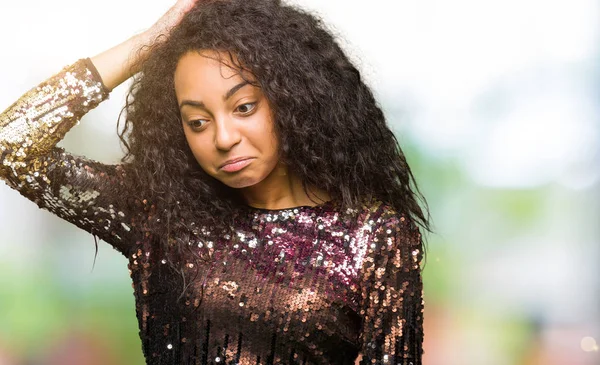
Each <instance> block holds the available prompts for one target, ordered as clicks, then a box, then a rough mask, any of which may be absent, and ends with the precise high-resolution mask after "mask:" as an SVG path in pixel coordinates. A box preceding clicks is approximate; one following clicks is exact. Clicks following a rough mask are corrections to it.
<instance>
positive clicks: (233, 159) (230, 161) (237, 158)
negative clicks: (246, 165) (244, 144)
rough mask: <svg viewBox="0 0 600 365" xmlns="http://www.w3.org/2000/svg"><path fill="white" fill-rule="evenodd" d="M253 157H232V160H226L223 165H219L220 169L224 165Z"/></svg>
mask: <svg viewBox="0 0 600 365" xmlns="http://www.w3.org/2000/svg"><path fill="white" fill-rule="evenodd" d="M251 158H252V157H236V158H232V159H230V160H227V161H225V162H224V163H223V164H221V166H219V168H220V169H222V168H223V167H225V166H227V165H230V164H233V163H236V162H240V161H244V160H248V159H251Z"/></svg>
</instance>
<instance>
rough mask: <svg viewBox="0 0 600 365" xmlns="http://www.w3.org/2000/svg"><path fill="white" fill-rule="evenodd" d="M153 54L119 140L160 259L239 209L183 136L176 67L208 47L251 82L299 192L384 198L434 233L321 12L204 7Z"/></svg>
mask: <svg viewBox="0 0 600 365" xmlns="http://www.w3.org/2000/svg"><path fill="white" fill-rule="evenodd" d="M149 47H150V49H149V51H150V52H149V56H148V58H147V59H146V60H145V61H144V62H143V63H142V64H140V65H139V70H140V72H139V73H138V74H137V75H136V76H135V77H134V80H133V83H132V85H131V88H130V90H129V93H128V95H127V100H126V104H125V107H124V108H123V111H124V112H126V118H125V124H124V126H123V128H122V131H120V132H119V138H120V139H121V141H122V143H123V144H124V146H125V148H126V155H125V156H124V157H123V159H122V162H125V163H126V164H124V166H125V168H126V171H127V173H128V174H129V175H130V176H133V177H134V178H133V179H131V180H132V184H133V185H132V186H131V187H130V188H131V189H132V192H133V195H135V196H137V197H143V199H144V200H145V202H146V203H147V205H148V206H149V208H148V212H149V214H150V216H151V219H149V220H148V222H147V223H146V226H145V228H146V229H147V230H148V232H152V234H153V235H158V236H159V238H160V245H161V248H162V249H163V250H164V252H172V251H173V250H172V249H173V248H175V251H177V252H179V253H181V252H183V251H182V250H184V248H185V247H188V245H187V243H186V242H178V241H177V236H176V235H175V234H174V233H175V232H176V231H177V230H178V229H180V228H182V226H183V225H185V224H188V223H189V222H192V221H196V222H197V221H198V220H199V219H201V220H202V221H203V222H206V224H207V225H209V226H211V227H213V228H214V227H221V228H222V229H223V230H227V228H228V227H230V226H232V224H233V218H234V216H235V213H236V212H237V211H239V209H241V208H242V207H243V206H244V204H243V201H242V199H241V196H240V194H239V192H238V191H237V190H236V189H233V188H230V187H228V186H226V185H225V184H223V183H221V182H220V181H218V180H216V179H214V178H213V177H211V176H210V175H208V174H207V173H205V172H204V171H203V170H202V168H201V167H200V166H199V164H198V162H197V161H196V160H195V158H194V156H193V155H192V151H191V150H190V148H189V146H188V144H187V141H186V138H185V135H184V132H183V127H182V122H181V116H180V112H179V107H178V105H177V99H176V95H175V89H174V81H173V80H174V73H175V68H176V66H177V63H178V60H179V59H180V57H181V56H182V55H184V54H185V53H186V52H189V51H194V50H203V49H206V50H218V51H222V52H223V54H225V55H229V57H228V59H227V60H222V61H227V62H229V63H231V64H233V65H234V67H235V68H237V69H238V70H239V71H240V74H242V72H241V71H243V72H250V73H251V74H252V75H253V76H254V77H255V80H256V82H255V85H257V86H258V87H260V88H261V89H262V92H263V93H264V95H265V97H266V98H267V99H268V100H269V102H270V104H271V106H272V108H273V112H274V123H275V130H276V133H277V137H278V139H279V142H280V143H279V146H280V150H279V155H280V159H282V161H283V162H284V163H285V164H286V165H287V166H288V168H289V170H290V171H291V172H293V173H296V174H297V175H298V176H299V177H300V178H301V180H302V181H303V183H304V186H305V190H306V186H307V185H309V186H310V185H313V186H318V187H320V188H322V189H324V190H326V191H327V192H328V193H329V194H330V195H331V196H332V198H334V199H338V200H339V201H340V202H341V204H342V207H352V206H356V205H357V204H360V203H361V201H364V199H365V198H366V199H369V198H376V199H380V200H382V201H384V202H387V203H390V204H392V206H393V207H394V208H395V209H396V210H397V211H399V212H403V213H405V214H407V215H408V216H409V217H410V218H412V219H413V220H414V221H416V222H417V223H418V224H420V225H421V226H422V227H423V228H425V229H426V230H428V231H431V229H430V223H429V217H428V216H427V217H426V216H425V214H424V213H423V210H422V209H421V207H420V206H419V204H418V201H417V197H418V196H417V193H418V194H419V196H420V197H421V198H422V200H423V203H424V205H425V207H427V202H426V201H425V198H424V197H423V196H422V195H421V193H420V192H419V189H418V187H417V185H416V182H415V180H414V177H413V175H412V173H411V170H410V168H409V166H408V164H407V162H406V159H405V157H404V153H403V152H402V149H401V148H400V145H399V143H398V141H397V139H396V137H395V136H394V134H393V132H392V131H391V130H390V128H389V127H388V125H387V124H386V119H385V116H384V114H383V112H382V110H381V107H380V106H379V105H378V102H377V101H376V100H375V98H374V96H373V93H372V92H371V90H370V89H369V87H368V86H367V85H366V84H365V82H364V81H363V80H362V78H361V74H360V72H359V71H358V70H357V68H356V67H355V66H354V65H353V64H352V63H351V62H350V60H349V59H348V57H347V56H346V55H345V54H344V52H343V51H342V49H341V48H340V46H339V45H338V44H337V42H336V40H335V39H334V36H333V35H332V34H331V33H330V32H329V31H328V30H327V27H326V26H325V24H324V23H323V21H322V20H321V19H319V18H318V17H316V16H314V15H312V14H310V13H308V12H306V11H304V10H302V9H299V8H296V7H293V6H290V5H287V4H285V3H283V2H281V1H279V0H216V1H215V0H213V1H210V0H208V1H207V0H204V1H199V2H198V4H197V5H196V6H195V7H194V8H193V9H192V10H191V11H190V12H189V13H187V14H186V15H185V16H184V18H183V19H182V21H181V22H180V23H179V24H178V25H177V26H176V27H175V28H173V29H172V30H171V32H170V34H169V35H168V36H167V38H166V39H165V38H163V39H157V41H156V42H155V43H154V44H152V45H150V46H149ZM234 55H235V57H233V56H234ZM234 58H235V59H236V60H237V61H235V60H234ZM133 181H135V183H133ZM411 184H412V185H411ZM188 228H189V227H188ZM174 262H176V261H174Z"/></svg>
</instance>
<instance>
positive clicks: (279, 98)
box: [0, 0, 429, 365]
mask: <svg viewBox="0 0 600 365" xmlns="http://www.w3.org/2000/svg"><path fill="white" fill-rule="evenodd" d="M131 55H134V56H133V57H131ZM131 76H134V82H133V84H132V86H131V90H130V93H129V95H128V98H127V102H126V105H125V108H124V110H125V111H126V121H125V125H124V127H123V129H122V130H121V131H120V133H119V135H120V137H121V140H122V142H123V143H124V145H125V147H126V149H127V154H126V155H125V157H123V160H122V164H119V165H105V164H101V163H98V162H96V161H92V160H90V159H86V158H84V157H81V156H73V155H71V154H69V153H67V152H65V151H64V150H63V149H61V148H59V147H56V144H57V142H58V141H59V140H60V139H61V138H62V137H63V136H64V134H65V133H66V132H67V131H68V130H69V129H70V128H71V127H72V126H73V125H75V124H76V123H77V122H78V121H79V119H80V118H81V117H82V116H83V115H84V114H85V113H87V112H88V111H89V110H91V109H93V108H94V107H96V106H97V105H98V104H99V103H100V102H102V101H103V100H105V99H106V98H108V95H109V93H110V91H111V90H112V89H113V88H114V87H116V86H117V85H119V84H121V83H122V82H123V81H125V80H126V79H128V78H129V77H131ZM0 152H1V153H2V154H1V158H0V162H1V163H0V176H1V177H2V179H3V180H5V182H6V183H7V184H8V185H9V186H10V187H12V188H14V189H17V190H18V191H19V192H20V193H21V194H22V195H23V196H25V197H27V198H28V199H30V200H32V201H34V202H35V203H36V204H38V205H39V206H40V207H41V208H44V209H48V210H50V211H51V212H53V213H54V214H56V215H58V216H60V217H61V218H63V219H65V220H67V221H69V222H71V223H73V224H75V225H77V226H78V227H80V228H82V229H84V230H86V231H88V232H90V233H92V234H93V235H94V236H97V237H100V238H101V239H102V240H104V241H106V242H108V243H109V244H111V245H112V246H113V247H114V248H115V249H117V250H118V251H119V252H121V253H122V254H123V255H125V256H126V257H127V258H128V260H129V269H130V272H131V278H132V281H133V286H134V295H135V298H136V312H137V317H138V321H139V328H140V338H141V340H142V348H143V352H144V355H145V357H146V360H147V363H148V364H208V363H211V364H219V363H226V364H354V363H356V364H358V363H360V364H403V365H408V364H412V365H416V364H421V357H422V353H423V350H422V342H423V330H422V328H423V306H424V302H423V297H422V277H421V267H420V264H421V261H422V259H423V256H424V249H423V241H422V237H421V233H420V230H419V228H418V226H417V223H420V224H421V225H422V226H423V227H424V228H425V229H427V230H429V223H428V220H427V219H426V218H425V216H424V214H423V212H422V211H421V209H420V207H419V205H418V204H417V200H416V198H415V196H416V194H415V193H414V192H413V190H412V188H411V187H410V186H409V183H410V181H411V179H412V180H413V183H414V178H413V176H412V174H411V171H410V168H409V166H408V165H407V163H406V160H405V158H404V155H403V153H402V150H401V149H400V147H399V145H398V142H397V141H396V139H395V137H394V135H393V133H392V132H391V131H390V129H389V127H388V126H387V124H386V122H385V117H384V115H383V113H382V111H381V109H380V108H379V106H378V105H377V102H376V101H375V99H374V98H373V95H372V93H371V91H370V90H369V88H368V87H367V86H366V85H365V84H364V83H363V81H362V80H361V76H360V73H359V72H358V71H357V69H356V68H355V67H354V66H353V65H352V64H351V63H350V62H349V60H348V58H347V57H346V55H345V54H344V53H343V51H342V50H341V49H340V47H339V46H338V45H337V43H336V42H335V40H334V39H333V37H332V36H331V35H330V34H329V33H328V32H327V30H326V29H325V27H324V25H323V24H322V23H321V21H320V20H319V19H317V18H315V17H314V16H312V15H310V14H308V13H306V12H304V11H301V10H299V9H296V8H293V7H291V6H288V5H285V4H283V3H281V2H280V1H276V0H218V1H198V2H195V1H192V0H179V1H178V2H177V4H175V5H174V6H173V8H171V10H170V11H169V12H167V13H166V14H165V15H164V16H163V17H162V18H161V19H160V20H159V21H158V22H157V23H156V24H155V25H154V26H153V27H151V28H150V29H149V30H148V31H146V32H144V33H143V34H140V35H138V36H135V37H132V38H130V39H129V40H127V41H125V42H124V43H122V44H120V45H118V46H116V47H114V48H112V49H110V50H108V51H105V52H103V53H101V54H99V55H97V56H95V57H92V58H91V59H82V60H79V61H77V62H75V63H74V64H73V65H70V66H67V67H65V68H64V69H63V70H62V71H61V72H59V73H58V74H56V75H54V76H53V77H51V78H49V79H48V80H46V81H45V82H44V83H42V84H40V85H39V86H38V87H36V88H34V89H32V90H31V91H29V92H28V93H26V94H25V95H23V96H22V97H21V98H20V99H19V100H18V101H17V102H16V103H14V104H13V105H12V106H10V107H9V108H8V109H7V110H6V111H5V112H3V113H2V114H1V115H0ZM415 186H416V185H415ZM415 189H416V188H415ZM416 191H418V189H416Z"/></svg>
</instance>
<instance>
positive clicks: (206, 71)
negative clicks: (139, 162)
mask: <svg viewBox="0 0 600 365" xmlns="http://www.w3.org/2000/svg"><path fill="white" fill-rule="evenodd" d="M198 1H201V0H178V1H177V2H176V3H175V5H173V6H172V7H171V8H170V9H169V10H168V11H167V12H166V13H165V14H164V15H163V16H162V17H161V18H160V19H159V20H158V21H157V22H156V23H154V24H153V25H152V26H151V27H150V28H148V29H147V30H146V31H144V32H142V33H140V34H137V35H135V36H133V37H131V38H129V39H127V40H126V41H124V42H123V43H121V44H118V45H116V46H115V47H113V48H110V49H108V50H106V51H104V52H102V53H99V54H97V55H95V56H93V57H91V58H90V59H91V61H92V63H93V64H94V66H95V67H96V68H97V69H98V72H99V74H100V76H101V78H102V81H103V82H104V85H105V86H106V87H107V88H108V89H109V90H113V89H114V88H115V87H117V86H119V85H120V84H121V83H123V82H125V81H126V80H127V79H128V78H130V77H131V76H133V75H134V74H135V73H136V72H137V71H138V69H137V65H138V64H140V63H141V62H143V60H144V59H145V58H146V57H148V53H147V51H138V50H140V48H141V47H142V46H144V45H149V44H151V43H153V42H154V41H155V40H156V39H157V37H159V36H160V35H168V34H169V31H170V29H171V28H173V27H174V26H175V25H177V24H178V23H179V21H180V20H181V18H182V17H183V15H185V13H186V12H187V11H189V10H190V9H191V8H192V7H193V6H194V4H195V3H196V2H198ZM160 39H165V37H162V38H160ZM195 54H196V55H198V54H197V53H195ZM194 65H195V66H196V67H198V66H199V68H198V69H197V70H195V71H194V70H193V68H194ZM186 66H191V68H189V67H188V68H187V69H186ZM217 70H218V72H216V71H217ZM227 70H229V72H230V74H229V75H232V73H231V72H232V71H231V69H229V68H227V67H222V65H221V66H218V65H215V64H211V63H210V62H208V61H205V60H201V59H200V58H198V57H194V56H192V57H190V58H189V59H187V58H183V57H182V59H181V60H180V64H179V65H178V72H180V74H181V73H182V72H183V73H184V74H188V75H190V76H193V77H198V79H197V80H199V79H200V78H204V77H211V78H213V81H214V80H216V81H217V83H216V84H214V85H213V84H212V83H201V82H197V83H194V82H191V83H188V84H185V85H184V83H183V82H182V81H183V80H182V79H180V80H179V81H180V82H179V88H178V89H177V98H178V102H180V103H181V101H183V100H184V99H188V98H189V99H192V100H197V99H200V101H202V102H203V103H204V104H205V108H204V109H202V110H200V109H199V108H192V107H191V106H184V107H182V108H181V116H182V126H183V128H184V132H185V133H186V138H187V140H188V143H189V145H190V147H191V148H192V150H193V151H194V156H195V157H196V159H197V160H198V163H199V164H200V165H201V166H202V167H203V169H205V171H207V172H208V173H209V174H211V175H212V176H215V177H217V178H219V180H220V181H222V182H223V183H225V184H227V185H228V186H232V187H236V188H239V189H240V191H241V192H242V194H243V196H244V197H245V199H246V201H247V203H248V205H250V206H254V207H259V208H266V209H281V208H287V207H294V206H299V205H310V206H312V205H315V204H318V202H322V201H327V200H329V199H331V198H330V196H329V195H328V194H327V192H325V191H323V190H320V189H318V188H316V187H309V191H310V193H311V195H310V197H309V196H308V195H306V193H304V191H303V190H302V186H301V181H300V180H299V179H298V177H297V176H294V175H292V174H290V173H289V171H288V169H287V168H286V166H283V165H282V164H281V163H280V162H279V161H278V160H277V159H276V158H275V157H274V156H275V154H274V151H275V150H276V148H277V143H278V142H277V140H276V139H275V138H273V133H272V126H273V120H272V111H271V108H270V106H269V105H268V102H267V101H266V99H265V98H264V96H263V95H262V93H261V92H260V90H259V89H256V88H253V87H252V86H250V85H246V86H244V87H242V88H240V89H239V90H238V91H237V92H236V93H235V95H232V96H231V98H230V99H229V100H227V101H224V100H223V99H222V96H223V95H224V94H225V93H226V92H227V91H229V90H230V89H231V87H232V86H235V85H233V84H238V83H239V82H240V81H241V78H240V76H239V75H238V76H237V77H234V78H231V79H226V78H223V77H222V76H218V77H217V75H220V72H221V71H223V72H224V73H225V72H227ZM196 73H198V74H196ZM197 80H196V81H197ZM236 81H237V83H236ZM176 83H177V81H176ZM206 85H210V88H205V86H206ZM215 85H216V86H215ZM256 100H260V101H261V102H257V105H256V107H257V109H256V110H255V111H254V112H253V113H251V112H250V111H251V110H254V109H251V108H252V107H253V106H251V105H245V104H246V103H248V101H252V102H254V101H256ZM259 104H260V105H259ZM200 117H202V118H200ZM192 119H196V120H197V119H207V122H206V127H204V128H205V129H206V130H205V131H204V132H201V133H197V132H196V131H193V130H192V126H193V125H197V123H198V122H194V123H195V124H192V126H191V125H190V124H189V123H186V122H190V121H192ZM248 120H252V122H253V123H254V124H252V123H245V122H246V121H248ZM203 123H205V122H204V121H202V122H199V124H203ZM239 155H248V156H251V157H254V160H253V161H252V163H251V164H250V165H248V166H247V167H244V169H242V170H240V171H238V172H235V173H225V172H224V171H219V167H220V165H221V164H222V163H223V162H225V161H226V160H227V159H230V158H232V157H238V156H239ZM252 164H254V165H255V166H252V168H250V167H251V165H252ZM245 170H247V171H245ZM242 172H243V173H242ZM311 198H312V200H311ZM313 200H315V201H317V203H315V202H314V201H313ZM361 359H362V354H359V355H358V357H357V358H356V361H355V365H359V363H360V361H361Z"/></svg>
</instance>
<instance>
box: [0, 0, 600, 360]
mask: <svg viewBox="0 0 600 365" xmlns="http://www.w3.org/2000/svg"><path fill="white" fill-rule="evenodd" d="M172 3H174V1H173V2H171V1H166V0H154V1H151V2H150V1H142V0H120V1H116V0H105V1H103V2H96V1H94V2H92V1H85V0H78V1H74V0H55V1H42V0H31V1H26V2H25V1H23V2H17V1H7V0H5V1H3V2H1V3H0V50H1V51H0V52H1V54H2V57H0V80H1V82H2V88H0V110H4V109H5V108H7V107H8V106H9V105H10V104H12V102H14V101H15V100H16V99H17V98H18V97H19V96H20V95H22V94H23V93H24V92H25V91H27V90H28V89H30V88H31V87H33V86H35V85H37V83H39V82H41V81H43V80H44V79H46V78H47V77H49V76H50V75H52V74H53V73H55V72H57V71H58V70H60V69H61V68H62V67H63V66H65V65H67V64H70V63H73V62H74V61H76V60H77V59H79V58H84V57H91V56H93V55H95V54H97V53H99V52H101V51H103V50H105V49H107V48H109V47H111V46H113V45H116V44H117V43H119V42H121V41H123V40H125V39H126V38H128V37H129V36H131V35H133V34H135V33H137V32H141V31H142V30H144V29H145V28H147V27H149V26H150V25H151V24H152V23H153V22H154V21H155V20H156V19H158V17H159V16H160V15H161V14H162V13H164V12H165V11H166V10H167V9H168V8H169V6H171V5H172ZM293 3H295V4H298V5H300V6H302V7H303V8H306V9H310V10H312V11H314V12H315V13H318V14H320V16H322V17H323V18H324V19H325V21H326V22H327V23H329V24H330V25H331V29H332V31H333V32H335V33H336V34H337V35H338V37H339V39H340V42H341V43H342V45H343V46H344V48H345V49H346V50H347V52H348V53H349V54H350V56H351V58H352V59H353V60H354V61H355V62H356V64H357V65H358V66H359V68H360V69H361V71H362V73H363V75H364V77H365V78H366V80H367V81H368V83H369V84H370V85H371V86H372V87H373V90H374V92H375V93H376V95H377V97H378V98H379V100H380V101H381V104H382V106H383V108H384V109H385V111H386V113H387V115H388V118H389V122H390V125H391V126H392V128H393V130H394V131H395V132H396V133H397V135H398V138H399V141H400V143H401V145H402V146H403V149H404V151H405V153H406V155H407V158H408V160H409V163H410V164H411V167H412V168H413V172H414V173H415V177H416V178H417V182H418V183H419V187H420V188H421V190H422V192H423V194H424V195H425V196H426V198H427V199H428V202H429V205H430V208H431V213H432V217H433V219H434V224H435V226H434V228H435V230H436V231H437V234H436V235H431V236H430V237H429V246H428V248H429V253H428V255H429V257H428V262H427V265H426V266H425V273H424V278H425V296H426V312H425V327H426V328H425V364H430V365H438V364H439V365H441V364H444V365H509V364H523V365H532V364H536V365H538V364H539V365H542V364H543V365H554V364H560V365H565V364H569V365H572V364H577V365H578V364H581V365H592V364H600V353H599V349H598V346H599V345H598V342H599V341H600V310H599V309H600V280H599V277H600V265H598V262H599V260H600V249H599V244H598V243H599V241H600V229H599V224H598V223H599V222H600V219H599V218H600V214H599V213H600V212H599V210H600V209H599V204H598V203H599V194H598V193H599V187H600V123H599V116H600V113H599V106H600V104H599V100H600V99H599V96H600V95H599V90H600V82H599V80H600V78H599V76H600V66H599V65H600V62H599V61H600V60H599V58H600V57H599V55H600V53H599V44H600V42H599V41H600V39H599V36H600V27H599V25H600V21H599V17H600V3H599V2H598V1H592V0H548V1H541V0H521V1H516V0H503V1H500V0H486V1H475V0H457V1H452V2H448V1H436V0H423V1H414V0H412V1H407V0H394V1H391V0H389V1H382V0H375V1H369V2H363V1H360V2H359V1H341V0H327V1H317V0H295V1H294V2H293ZM127 86H128V84H124V85H122V86H120V87H118V88H117V89H115V90H114V91H113V93H111V96H110V99H109V100H107V101H105V102H104V103H102V104H101V105H100V106H99V107H98V108H97V109H95V110H93V111H92V112H90V113H88V115H86V117H85V118H84V119H83V120H82V123H81V125H79V126H76V127H75V128H74V129H73V130H72V131H71V132H69V134H68V135H67V137H66V138H65V140H64V141H63V142H61V145H62V146H64V147H65V148H67V149H68V150H70V151H72V152H74V153H78V154H82V155H85V156H88V157H90V158H94V159H97V160H100V161H103V162H106V163H116V162H118V161H119V159H120V157H121V156H122V150H121V148H120V145H119V141H118V138H117V135H116V121H117V117H118V114H119V111H120V109H121V107H122V106H123V103H124V97H125V92H126V90H127ZM99 248H100V250H99V254H98V258H97V262H96V267H95V269H94V271H93V272H92V273H90V271H91V268H92V262H93V256H94V241H93V238H92V237H91V236H90V235H89V234H87V233H85V232H82V231H80V230H78V229H77V228H75V227H74V226H71V225H69V224H67V223H65V222H62V221H61V220H59V219H58V218H55V217H53V216H52V215H51V214H49V213H47V212H44V211H41V210H39V209H38V208H37V206H36V205H35V204H33V203H31V202H28V201H26V200H24V198H22V197H21V196H20V195H19V194H18V193H16V192H14V191H12V190H10V189H9V188H8V187H7V186H6V185H4V184H3V183H0V365H6V364H10V365H13V364H25V363H34V362H36V361H37V362H39V363H52V361H56V360H52V359H56V358H58V357H57V356H59V355H57V354H60V353H62V352H64V351H71V353H75V352H76V351H75V349H77V348H79V349H82V348H85V349H88V350H87V352H88V353H93V351H98V353H100V354H103V355H102V356H109V357H110V358H111V359H112V361H113V362H111V363H123V364H142V363H143V361H142V356H141V347H140V343H139V339H138V337H137V335H138V332H137V323H136V322H135V313H134V306H133V295H132V289H131V286H130V281H129V280H130V279H129V275H128V273H127V267H126V264H127V262H126V260H125V258H123V257H121V256H119V254H118V253H117V252H116V251H114V250H112V249H111V248H110V247H109V246H108V245H107V244H105V243H104V242H100V247H99ZM82 338H83V339H89V341H87V342H86V341H84V340H82ZM32 345H35V346H33V348H32ZM94 349H96V350H94ZM106 362H107V363H108V360H107V361H106ZM63 363H64V362H63Z"/></svg>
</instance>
